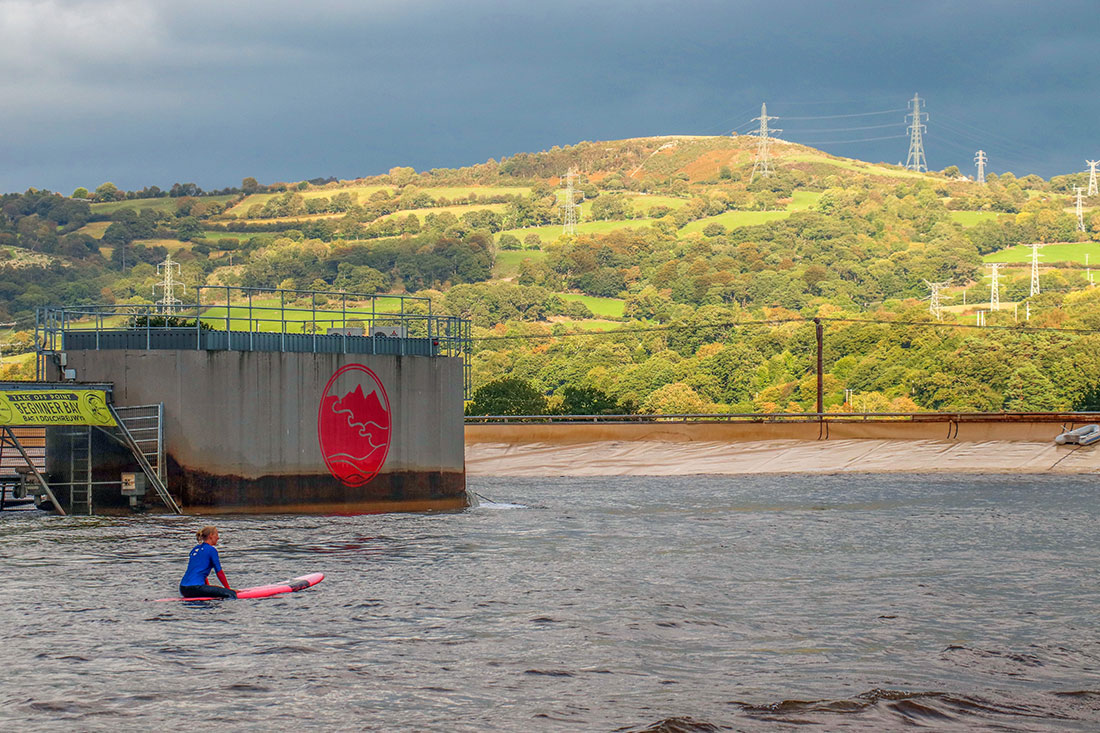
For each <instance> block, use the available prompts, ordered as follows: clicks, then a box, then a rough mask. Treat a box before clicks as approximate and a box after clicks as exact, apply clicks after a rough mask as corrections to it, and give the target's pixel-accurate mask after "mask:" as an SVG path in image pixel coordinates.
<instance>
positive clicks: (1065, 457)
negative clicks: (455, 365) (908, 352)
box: [466, 414, 1100, 476]
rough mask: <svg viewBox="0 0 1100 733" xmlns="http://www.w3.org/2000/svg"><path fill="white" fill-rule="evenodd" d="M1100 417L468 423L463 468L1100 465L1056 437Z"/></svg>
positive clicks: (662, 471)
mask: <svg viewBox="0 0 1100 733" xmlns="http://www.w3.org/2000/svg"><path fill="white" fill-rule="evenodd" d="M472 420H476V418H475V419H472ZM1097 421H1098V420H1097V415H1095V414H1080V415H1073V414H1066V415H1055V414H1049V415H1042V414H1036V415H985V416H983V415H936V414H923V415H920V414H918V415H913V416H906V417H902V416H898V417H895V418H892V419H891V418H876V417H873V416H868V417H866V418H844V417H833V416H830V417H828V418H827V419H826V420H825V421H818V420H816V419H803V420H786V421H785V420H769V419H768V418H766V417H764V416H761V417H760V418H759V419H745V420H739V421H729V422H725V421H718V420H700V421H690V420H676V419H669V418H666V419H663V420H662V419H659V418H651V419H649V420H646V421H644V422H641V421H639V422H614V421H608V420H606V419H604V421H601V422H596V421H588V422H548V423H544V424H533V423H507V422H480V423H479V422H473V421H471V423H470V424H467V425H466V469H467V471H468V472H469V473H470V474H471V475H493V476H623V475H637V476H672V475H689V474H699V473H706V474H728V475H738V474H759V473H845V472H853V473H899V472H900V473H1047V472H1050V473H1098V472H1100V448H1097V447H1080V446H1075V445H1057V444H1056V443H1055V442H1054V438H1055V437H1056V436H1057V435H1059V434H1061V433H1063V432H1064V431H1065V430H1067V429H1071V428H1074V427H1077V426H1080V425H1082V424H1084V423H1092V422H1097Z"/></svg>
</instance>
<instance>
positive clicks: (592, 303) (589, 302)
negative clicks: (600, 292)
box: [558, 293, 626, 318]
mask: <svg viewBox="0 0 1100 733" xmlns="http://www.w3.org/2000/svg"><path fill="white" fill-rule="evenodd" d="M558 295H560V296H561V298H562V300H575V301H578V302H581V303H584V304H585V305H586V306H588V310H590V311H592V312H593V313H594V314H595V315H597V316H604V317H607V318H622V317H623V307H624V306H625V305H626V301H625V300H621V299H619V298H597V297H596V296H594V295H580V294H578V293H558Z"/></svg>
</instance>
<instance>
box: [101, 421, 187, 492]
mask: <svg viewBox="0 0 1100 733" xmlns="http://www.w3.org/2000/svg"><path fill="white" fill-rule="evenodd" d="M145 407H149V406H148V405H146V406H145ZM156 407H160V406H159V405H157V406H156ZM107 408H108V409H109V410H110V411H111V414H112V415H114V418H115V421H116V422H117V423H118V427H116V428H114V429H113V430H112V429H110V428H101V429H102V430H106V431H107V432H108V433H109V434H112V435H114V436H115V437H116V438H117V439H118V440H120V441H121V442H122V443H123V444H124V445H126V446H127V447H128V448H129V449H130V452H131V453H133V455H134V458H136V459H137V462H138V465H140V466H141V470H142V471H144V472H145V477H146V478H147V479H149V483H150V484H152V485H153V490H154V491H156V492H157V496H159V497H160V500H161V501H163V502H164V505H165V506H166V507H168V508H169V509H171V510H172V511H173V512H175V513H176V514H183V511H182V510H181V509H180V507H179V504H177V503H176V500H175V499H174V498H173V497H172V495H171V494H169V493H168V487H167V486H166V485H165V483H164V480H163V478H162V477H161V475H160V473H158V470H163V468H164V461H163V440H161V439H160V437H157V438H156V439H155V441H154V442H155V443H156V444H157V445H158V446H159V448H156V449H155V452H156V454H157V464H158V468H153V465H152V464H151V463H150V462H149V458H148V456H147V455H146V451H147V450H149V448H150V441H151V440H153V439H151V438H149V437H148V435H144V434H143V433H139V435H144V437H143V438H142V440H143V442H144V444H145V448H142V445H141V444H140V443H139V442H138V440H137V439H136V438H135V437H134V434H133V433H132V432H131V431H130V428H129V427H128V426H127V424H126V420H124V419H123V417H122V415H121V414H119V408H117V407H115V406H114V405H107ZM160 417H161V413H158V417H157V419H156V424H155V427H153V429H154V430H155V431H156V432H157V433H158V435H163V432H162V431H161V427H160V426H161V422H162V421H161V419H160ZM131 420H132V421H135V419H134V418H133V417H132V416H131ZM135 422H136V421H135ZM149 428H150V426H148V425H143V426H142V427H140V428H138V429H139V430H142V429H145V430H147V429H149Z"/></svg>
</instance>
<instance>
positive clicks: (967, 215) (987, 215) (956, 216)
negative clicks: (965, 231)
mask: <svg viewBox="0 0 1100 733" xmlns="http://www.w3.org/2000/svg"><path fill="white" fill-rule="evenodd" d="M948 213H949V214H950V215H951V221H954V222H958V223H959V224H962V225H963V226H964V227H972V226H975V225H977V224H981V223H982V222H983V221H997V217H998V216H1004V214H1001V213H1000V212H997V211H951V212H948Z"/></svg>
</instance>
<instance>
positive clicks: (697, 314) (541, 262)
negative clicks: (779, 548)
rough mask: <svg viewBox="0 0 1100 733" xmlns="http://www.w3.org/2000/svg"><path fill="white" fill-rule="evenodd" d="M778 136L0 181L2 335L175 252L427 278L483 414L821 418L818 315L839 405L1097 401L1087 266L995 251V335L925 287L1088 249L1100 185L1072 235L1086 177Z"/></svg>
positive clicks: (422, 283) (1099, 324) (355, 288)
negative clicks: (250, 170) (858, 152)
mask: <svg viewBox="0 0 1100 733" xmlns="http://www.w3.org/2000/svg"><path fill="white" fill-rule="evenodd" d="M777 148H778V151H777V161H776V172H775V174H774V175H772V176H768V177H761V176H756V177H753V176H752V175H751V171H752V151H753V144H752V141H750V140H748V139H745V138H740V139H739V138H678V139H675V141H674V144H672V143H670V142H669V139H667V138H660V139H639V140H627V141H619V142H615V143H581V144H579V145H576V146H570V147H565V148H555V149H553V150H550V151H546V152H543V153H535V154H520V155H517V156H513V157H511V158H507V159H503V160H501V161H499V162H498V161H492V160H490V161H488V162H486V163H483V164H480V165H476V166H471V167H468V168H461V169H454V170H451V169H438V170H431V171H426V172H422V173H417V172H416V171H414V170H412V169H411V168H395V169H393V170H391V171H390V172H389V173H388V174H386V175H382V176H374V177H370V178H363V179H357V180H355V181H336V180H334V179H331V178H326V179H314V180H312V181H302V182H297V183H292V184H290V183H274V184H268V185H264V184H260V183H259V182H257V181H256V180H255V179H252V178H246V179H244V180H243V181H242V182H241V185H240V186H239V187H232V188H225V189H221V190H218V191H210V192H205V191H202V190H201V189H200V188H199V187H197V186H195V185H194V184H178V183H177V184H175V185H173V186H171V187H169V189H168V190H167V191H162V190H161V189H159V188H157V187H155V186H150V187H146V188H145V189H142V190H139V191H120V190H119V189H118V188H117V187H116V186H114V185H113V184H110V183H104V184H102V185H100V186H98V187H97V188H95V189H94V191H89V190H88V189H77V190H76V191H74V192H73V194H72V195H71V196H64V195H60V194H56V193H52V192H49V191H39V190H33V189H32V190H29V191H26V192H24V193H21V194H18V193H13V194H6V195H3V196H2V197H0V321H4V322H9V323H10V322H12V321H15V322H16V324H17V325H16V326H15V327H14V329H13V330H12V334H11V336H10V337H8V338H7V339H6V345H5V346H4V347H3V348H4V353H5V355H9V356H10V355H13V354H14V353H17V352H21V351H26V350H27V349H28V348H29V347H30V345H31V340H32V339H31V335H30V334H29V333H28V330H27V325H28V324H32V323H33V317H34V309H35V308H36V307H39V306H42V305H46V304H67V305H81V304H93V303H119V304H125V303H148V302H151V301H152V298H153V295H152V285H153V283H154V282H155V280H156V277H155V273H156V270H155V265H156V264H157V263H158V262H161V261H162V260H163V259H164V258H165V256H166V255H167V254H168V253H169V252H171V254H172V256H173V257H174V259H175V260H176V261H178V262H180V263H181V264H182V265H183V272H184V281H185V282H186V283H189V284H197V283H201V284H227V285H242V286H249V287H256V288H284V289H311V290H330V291H346V292H356V293H369V292H378V293H413V294H420V295H427V296H429V297H430V298H432V300H433V306H434V308H436V309H437V311H438V312H444V313H449V314H453V315H460V316H463V317H466V318H469V319H471V321H472V323H473V324H474V333H475V337H476V338H475V342H474V344H473V345H472V353H471V360H472V364H473V375H474V386H475V387H477V388H479V391H478V392H477V393H476V395H475V399H474V400H473V401H472V402H471V403H470V404H469V405H468V411H469V412H471V413H472V414H490V413H493V414H495V413H498V412H511V413H513V414H523V413H530V412H560V413H567V414H572V413H593V412H596V413H599V412H602V413H616V412H653V413H695V412H760V411H765V412H776V411H779V412H783V411H792V412H800V411H806V410H812V409H813V408H814V399H815V394H816V393H815V381H814V378H813V374H814V368H813V367H814V337H813V326H812V324H811V323H809V322H808V319H812V318H815V317H819V318H823V319H824V320H825V324H826V338H825V343H826V346H825V361H826V364H825V368H826V372H827V374H826V381H825V383H826V407H827V409H831V410H852V409H854V410H860V411H912V410H980V411H989V410H1049V409H1070V408H1074V409H1082V408H1092V407H1095V406H1097V405H1096V402H1097V399H1098V397H1097V393H1098V391H1100V389H1098V385H1100V330H1098V331H1097V332H1096V333H1090V332H1089V331H1091V330H1092V329H1100V308H1097V306H1098V305H1100V293H1098V291H1097V290H1096V289H1094V288H1092V287H1091V283H1090V281H1089V270H1088V268H1087V267H1084V266H1082V264H1081V263H1080V262H1077V261H1066V262H1060V261H1057V260H1052V259H1051V258H1049V257H1047V258H1045V259H1044V261H1043V265H1044V269H1043V273H1042V277H1041V285H1042V288H1041V290H1042V293H1041V294H1040V295H1036V296H1032V297H1029V288H1030V278H1029V273H1028V271H1027V270H1026V268H1024V267H1021V266H1019V265H1015V266H1011V265H1009V266H1006V267H1005V269H1003V270H1002V271H1001V290H1000V299H1001V301H1002V302H1004V303H1006V304H1009V305H1008V306H1007V307H1006V308H1005V309H1004V310H1000V311H995V312H991V313H988V314H987V318H986V324H987V326H988V327H986V328H974V327H972V326H973V325H974V324H975V317H974V315H973V311H974V310H975V308H980V307H983V306H972V307H970V308H955V309H948V311H947V312H944V313H943V314H941V319H940V320H937V319H936V318H934V317H933V316H932V315H931V314H930V313H929V312H928V304H927V302H922V301H921V299H922V298H926V297H927V294H928V289H927V287H926V286H925V281H930V282H944V283H948V286H947V291H946V292H947V293H948V295H949V296H951V297H953V298H954V299H953V300H951V301H950V303H951V304H952V305H959V304H960V303H959V301H960V300H961V297H966V294H969V295H970V300H969V303H971V304H973V303H974V302H975V301H979V300H982V299H983V298H984V299H985V300H986V301H988V297H989V286H988V279H987V278H986V279H983V278H984V277H985V276H986V275H988V273H989V268H988V266H987V264H986V262H985V260H986V259H988V258H990V257H996V256H998V255H999V253H1004V252H1005V251H1008V250H1010V248H1012V247H1015V246H1017V245H1021V244H1031V243H1032V242H1039V243H1044V244H1053V243H1074V244H1075V245H1079V246H1081V247H1086V246H1091V245H1090V243H1092V242H1097V241H1100V209H1098V208H1097V207H1098V206H1100V200H1098V199H1097V198H1096V197H1093V198H1092V199H1086V201H1085V205H1086V211H1085V217H1084V219H1085V231H1079V228H1078V219H1077V217H1076V215H1075V212H1074V210H1073V201H1072V199H1071V194H1072V192H1073V189H1074V187H1075V186H1084V185H1087V174H1083V173H1080V174H1078V173H1075V174H1071V175H1065V176H1056V177H1054V178H1052V179H1050V180H1044V179H1042V178H1040V177H1038V176H1034V175H1028V176H1023V177H1019V178H1017V177H1016V176H1014V175H1012V174H1011V173H1002V174H1000V175H990V176H989V177H988V182H987V183H986V184H984V185H982V184H978V183H975V182H974V181H971V180H967V179H965V178H963V177H962V176H960V175H959V171H958V170H957V169H954V168H953V167H952V168H949V169H946V170H944V171H941V172H936V173H929V174H923V175H917V174H913V173H911V172H909V171H904V170H902V169H900V168H897V167H895V166H886V165H881V164H880V165H868V164H864V163H861V162H859V161H850V160H847V159H837V158H833V157H831V156H827V155H825V154H822V153H820V152H818V151H813V150H811V149H809V148H804V147H802V146H797V145H793V144H779V145H777ZM570 168H573V169H575V170H577V171H578V175H577V180H576V185H575V188H574V200H575V202H577V203H581V202H583V203H582V209H581V212H582V215H581V217H580V221H581V224H582V226H581V227H580V230H579V233H578V234H576V235H572V236H566V235H561V234H560V222H561V221H562V209H563V201H564V198H563V194H564V190H563V189H562V187H561V181H560V176H561V175H562V173H563V172H564V171H566V170H568V169H570ZM960 213H962V214H964V215H965V216H972V217H973V219H972V220H971V219H965V218H960V216H959V214H960ZM555 225H557V229H554V228H553V227H554V226H555ZM586 225H587V228H586ZM1058 246H1063V245H1062V244H1059V245H1058ZM1050 251H1052V252H1053V251H1055V250H1054V249H1053V248H1052V249H1051V250H1050ZM1059 251H1061V250H1059ZM1098 251H1100V250H1098ZM582 296H583V297H582ZM602 299H611V300H602ZM608 304H610V306H609V305H608ZM984 307H986V308H988V304H986V305H985V306H984ZM608 308H609V310H606V312H605V309H608ZM1020 308H1025V309H1026V311H1027V312H1028V313H1029V314H1030V319H1029V320H1025V319H1024V318H1023V317H1021V316H1020V310H1019V309H1020ZM1058 329H1060V330H1058ZM1067 329H1078V330H1079V332H1071V331H1068V330H1067ZM3 369H4V374H5V375H6V376H8V377H11V376H18V375H24V376H25V375H26V367H25V366H18V365H10V364H9V365H6V366H5V367H3Z"/></svg>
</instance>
